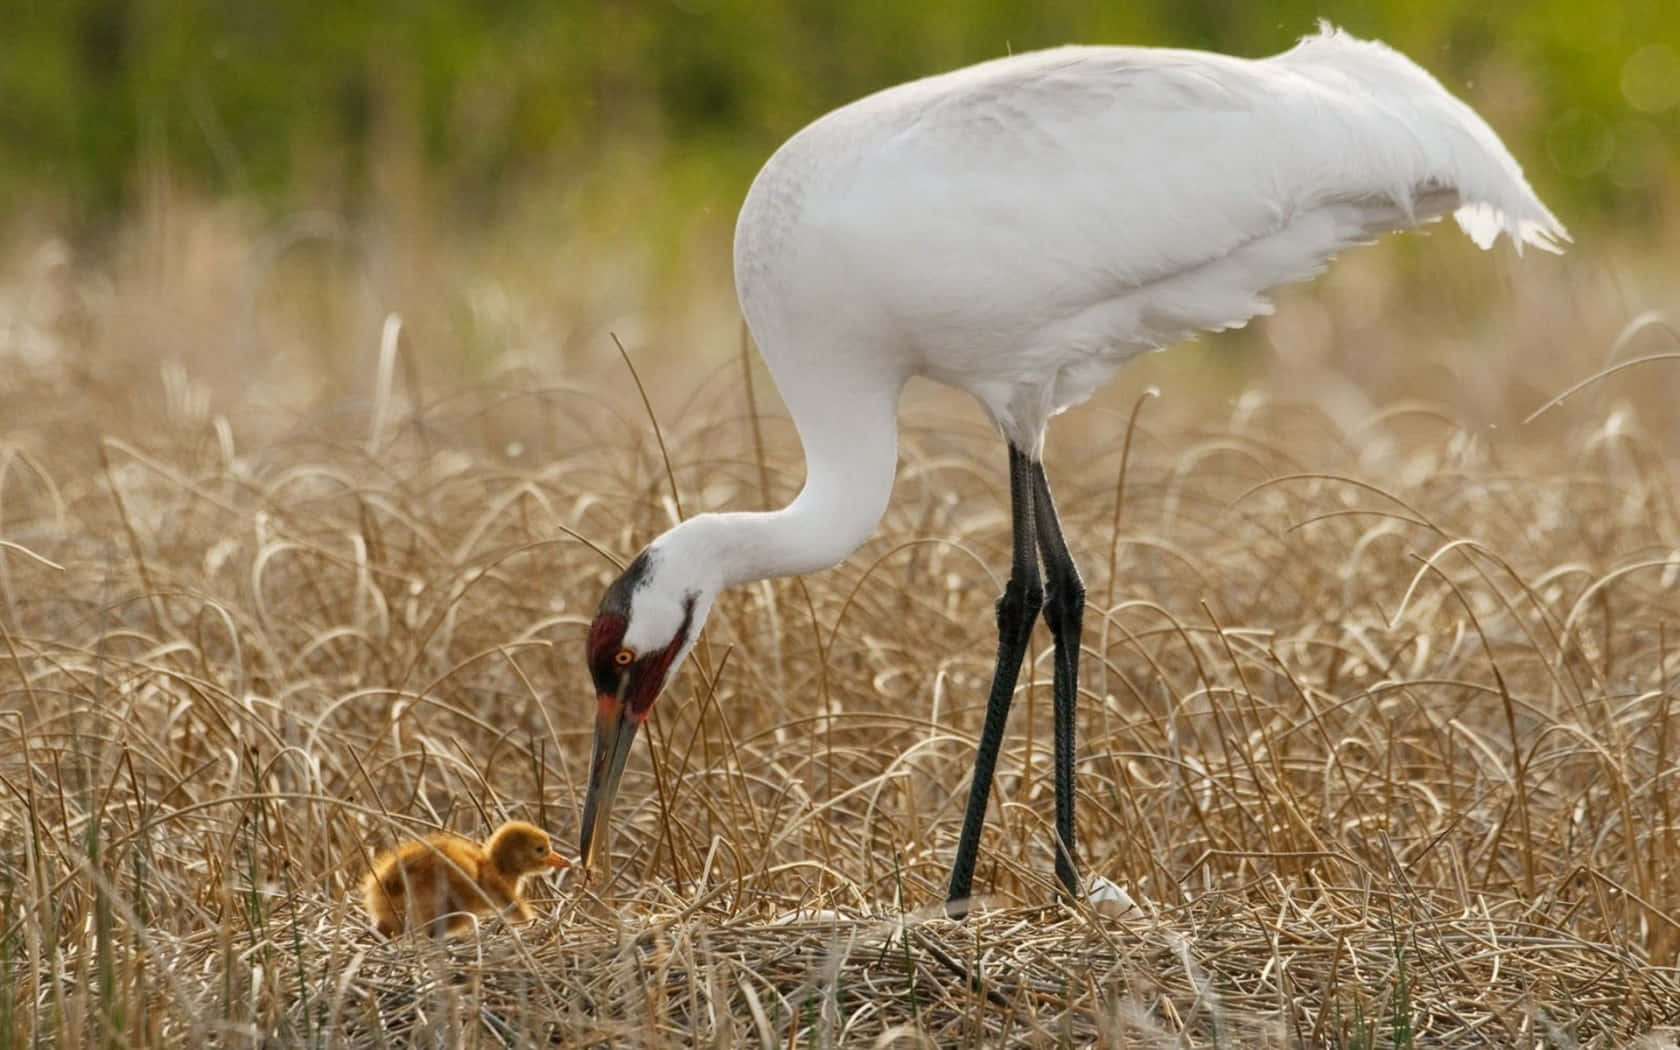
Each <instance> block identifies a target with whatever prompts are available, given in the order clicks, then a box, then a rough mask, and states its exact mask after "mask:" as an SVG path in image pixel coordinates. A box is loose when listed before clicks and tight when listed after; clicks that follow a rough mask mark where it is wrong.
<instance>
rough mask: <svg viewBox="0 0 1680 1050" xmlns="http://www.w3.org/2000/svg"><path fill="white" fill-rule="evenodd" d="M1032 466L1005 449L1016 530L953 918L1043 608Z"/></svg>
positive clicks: (962, 902)
mask: <svg viewBox="0 0 1680 1050" xmlns="http://www.w3.org/2000/svg"><path fill="white" fill-rule="evenodd" d="M1034 466H1035V465H1034V464H1033V463H1032V461H1031V460H1029V459H1028V458H1027V455H1026V453H1024V452H1022V451H1021V450H1020V449H1018V448H1016V447H1015V446H1014V445H1010V446H1009V517H1010V525H1011V528H1012V529H1013V530H1014V553H1013V556H1012V559H1011V564H1010V569H1009V582H1008V583H1007V584H1006V585H1004V588H1003V596H1002V597H1000V598H999V599H998V600H997V624H998V648H997V664H996V666H995V667H994V668H993V670H992V689H991V692H990V694H988V696H987V697H986V724H985V727H984V728H983V729H981V731H980V749H979V750H978V751H977V752H976V753H975V755H974V778H973V782H972V783H970V784H969V788H968V812H967V813H966V814H965V815H964V816H963V827H962V838H961V839H960V840H959V841H958V843H957V859H956V861H955V862H954V863H953V864H952V865H951V889H950V894H949V895H948V896H947V898H946V905H945V908H946V911H947V913H949V914H951V915H960V914H962V913H963V912H965V911H966V910H967V901H968V896H969V889H970V887H971V886H972V885H973V883H974V862H975V859H976V858H977V856H978V855H979V851H980V829H981V827H982V826H983V825H984V824H985V823H986V801H987V799H988V798H989V797H990V796H991V793H992V772H993V770H994V769H996V768H997V756H998V748H999V747H1000V746H1001V745H1002V743H1003V726H1004V723H1005V722H1006V721H1008V718H1009V702H1010V700H1011V699H1013V697H1014V695H1015V679H1016V678H1017V677H1018V676H1019V675H1020V673H1021V658H1022V657H1023V656H1025V655H1026V652H1027V638H1028V637H1029V636H1030V635H1031V634H1032V628H1033V621H1034V620H1036V619H1037V618H1038V611H1039V609H1040V608H1042V607H1043V604H1044V591H1043V588H1042V585H1041V584H1040V583H1039V576H1038V552H1037V551H1036V550H1035V549H1034V540H1035V537H1036V536H1037V529H1036V527H1035V526H1034V524H1033V487H1034V486H1033V469H1034Z"/></svg>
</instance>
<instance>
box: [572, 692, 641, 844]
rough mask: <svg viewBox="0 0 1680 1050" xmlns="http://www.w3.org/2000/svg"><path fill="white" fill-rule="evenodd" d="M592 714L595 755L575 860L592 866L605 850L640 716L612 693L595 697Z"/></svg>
mask: <svg viewBox="0 0 1680 1050" xmlns="http://www.w3.org/2000/svg"><path fill="white" fill-rule="evenodd" d="M597 700H598V702H599V704H600V706H599V708H598V709H597V712H596V715H595V757H594V758H593V759H591V760H590V763H589V793H588V794H587V795H586V796H584V800H583V833H582V836H581V841H580V842H579V844H578V863H579V864H581V865H583V867H584V868H586V869H587V868H589V867H591V866H592V863H593V861H594V860H595V858H596V855H597V854H605V853H606V846H607V838H608V830H609V828H610V827H611V825H610V824H609V819H610V818H611V816H612V806H613V799H615V798H617V797H618V778H619V777H621V776H623V775H624V760H625V758H626V757H628V756H629V754H630V743H631V741H633V740H635V739H636V730H637V729H639V728H640V727H641V724H642V723H641V720H640V719H638V718H636V717H635V716H634V715H631V714H627V713H626V712H625V709H624V701H622V700H620V699H618V698H617V697H614V696H605V695H603V696H600V697H598V698H597Z"/></svg>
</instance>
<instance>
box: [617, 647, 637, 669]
mask: <svg viewBox="0 0 1680 1050" xmlns="http://www.w3.org/2000/svg"><path fill="white" fill-rule="evenodd" d="M635 659H636V654H635V653H633V652H631V651H630V650H628V649H620V650H619V651H618V652H616V653H613V663H615V664H617V665H618V666H620V667H629V666H630V664H631V663H632V662H633V661H634V660H635Z"/></svg>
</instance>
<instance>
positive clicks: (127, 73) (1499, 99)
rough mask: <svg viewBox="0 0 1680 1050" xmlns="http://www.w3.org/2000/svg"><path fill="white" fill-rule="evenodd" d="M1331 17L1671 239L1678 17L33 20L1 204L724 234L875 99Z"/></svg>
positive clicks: (1198, 8)
mask: <svg viewBox="0 0 1680 1050" xmlns="http://www.w3.org/2000/svg"><path fill="white" fill-rule="evenodd" d="M1319 17H1325V18H1329V19H1331V20H1333V21H1334V22H1336V23H1337V24H1339V25H1341V26H1343V27H1344V28H1346V29H1348V30H1349V31H1351V32H1354V33H1356V34H1359V35H1363V36H1375V37H1379V38H1381V39H1383V40H1386V41H1388V42H1390V43H1391V44H1393V45H1394V46H1396V47H1398V48H1400V49H1401V50H1403V51H1405V52H1406V53H1407V54H1409V55H1411V56H1412V57H1413V58H1415V59H1417V60H1418V61H1419V62H1420V63H1421V64H1423V65H1424V66H1425V67H1426V68H1428V69H1430V70H1431V71H1432V72H1434V73H1435V74H1436V75H1437V76H1439V77H1440V78H1441V79H1442V80H1443V82H1444V83H1446V84H1447V86H1448V87H1449V88H1450V89H1451V90H1453V91H1455V92H1456V93H1459V94H1461V95H1463V96H1464V97H1466V98H1468V99H1469V100H1470V101H1471V102H1472V103H1473V104H1475V105H1477V106H1478V107H1479V108H1481V109H1482V110H1483V111H1484V113H1486V114H1487V116H1488V117H1489V119H1490V121H1491V122H1492V123H1493V124H1494V126H1495V127H1496V128H1498V129H1499V130H1500V131H1501V133H1502V134H1503V135H1504V136H1505V137H1506V139H1507V141H1508V142H1509V143H1510V144H1511V145H1512V148H1513V150H1514V151H1515V152H1516V153H1517V154H1518V156H1519V157H1520V158H1521V159H1522V160H1523V161H1524V163H1525V165H1526V166H1527V168H1528V170H1529V172H1530V175H1531V177H1532V178H1533V181H1534V182H1535V183H1536V186H1537V188H1538V189H1539V190H1540V192H1541V195H1542V196H1543V197H1545V198H1546V199H1547V200H1548V202H1549V203H1551V204H1552V206H1553V207H1554V209H1555V210H1557V211H1558V212H1559V214H1563V215H1566V216H1567V217H1568V222H1569V224H1570V226H1571V227H1572V228H1575V229H1577V230H1579V229H1580V228H1581V227H1582V226H1583V224H1587V225H1591V224H1595V223H1604V222H1614V223H1616V224H1617V225H1619V226H1622V227H1624V228H1625V229H1627V230H1628V231H1629V232H1630V233H1633V234H1635V235H1637V234H1638V232H1639V231H1641V230H1646V231H1651V230H1654V229H1656V228H1657V226H1659V225H1661V224H1656V225H1653V220H1655V219H1658V218H1660V215H1659V212H1661V211H1662V210H1663V209H1665V208H1666V207H1668V206H1669V204H1670V202H1671V201H1672V198H1673V185H1674V183H1675V182H1676V181H1677V179H1676V176H1677V175H1680V169H1677V165H1676V159H1675V155H1674V154H1675V149H1674V146H1675V143H1676V141H1677V139H1680V135H1677V129H1680V3H1674V2H1672V0H1623V2H1621V3H1615V2H1612V3H1605V4H1585V3H1581V2H1579V0H1364V2H1349V0H1321V2H1319V3H1308V2H1306V0H1273V2H1268V3H1250V2H1244V0H1187V2H1174V0H1125V2H1121V0H1111V2H1103V3H1093V2H1089V0H1084V2H1072V0H976V2H966V3H955V2H950V0H935V2H929V3H921V4H907V3H900V2H897V0H821V2H804V3H798V4H792V3H788V4H782V3H767V2H759V0H667V2H647V0H641V2H637V0H598V2H594V3H579V2H562V3H551V2H541V0H484V2H479V3H465V2H453V3H446V2H441V0H411V2H406V3H399V2H367V0H361V2H357V0H348V2H322V0H304V2H296V3H252V2H247V0H133V2H123V0H53V2H41V0H11V2H9V3H7V4H4V5H0V206H3V208H4V210H5V212H6V213H9V214H14V215H15V214H18V213H20V212H27V213H30V214H36V215H42V214H44V215H47V216H49V217H50V218H51V220H52V222H53V223H54V225H56V226H58V227H59V228H61V229H63V230H66V231H69V232H71V233H73V234H76V235H86V234H89V233H95V234H96V233H98V232H99V231H101V230H103V229H107V228H109V227H110V225H111V224H112V223H113V222H114V221H116V220H118V219H119V218H120V217H121V216H123V215H125V214H128V213H131V212H133V211H134V210H135V209H136V208H138V207H141V206H143V204H144V200H145V193H146V187H147V185H148V184H149V183H150V182H154V181H156V180H159V179H167V180H170V181H171V182H172V183H173V184H175V185H178V186H184V187H187V188H189V189H190V190H191V192H193V193H195V194H198V195H202V196H204V197H206V198H211V199H219V198H223V197H226V196H229V195H232V196H237V197H238V198H240V199H243V200H248V201H250V202H253V203H255V204H256V205H258V206H259V207H261V208H264V209H276V210H279V209H292V208H300V207H325V208H329V209H332V210H333V211H335V212H337V213H339V214H343V215H347V216H350V217H352V218H357V217H366V216H377V215H379V214H380V213H381V211H382V209H383V208H385V207H386V206H387V205H388V202H389V199H390V198H392V197H395V196H402V197H404V198H405V203H404V206H405V207H421V208H425V209H427V210H428V211H429V212H432V213H433V214H441V216H443V217H445V218H447V219H450V220H459V221H461V222H463V223H467V224H482V223H486V222H489V223H494V222H496V221H498V220H506V219H508V218H509V217H510V216H517V215H519V214H520V213H521V211H522V210H523V209H526V208H528V207H529V205H530V203H531V201H532V199H533V197H535V198H539V199H540V198H541V197H542V196H544V195H560V194H573V195H576V194H582V195H583V197H582V199H585V200H590V201H595V202H600V201H613V200H617V199H618V198H620V197H624V198H629V199H630V200H631V201H632V202H633V203H632V204H631V206H630V207H629V209H628V210H625V209H618V210H615V211H614V214H616V215H618V216H619V218H620V219H622V218H623V217H624V216H625V215H628V214H634V215H635V216H637V217H638V218H639V219H640V220H641V221H652V222H655V223H660V222H668V221H670V220H671V219H672V218H673V217H674V216H676V215H678V214H680V213H682V212H683V211H686V210H689V209H694V208H712V209H716V208H724V209H725V210H726V211H727V212H728V213H729V214H732V213H733V206H734V202H736V201H737V200H738V199H739V197H740V195H741V193H742V192H743V191H744V189H745V186H746V183H747V181H748V180H750V178H751V176H752V173H753V172H754V171H755V170H756V168H757V166H758V164H759V163H761V162H762V161H763V159H764V158H765V156H767V155H768V153H769V151H770V150H771V149H773V148H774V147H775V145H776V144H777V143H778V142H780V141H781V140H782V139H783V138H785V137H786V136H787V135H789V134H790V133H791V132H793V131H794V130H796V129H797V128H798V127H799V126H800V125H801V124H803V123H805V122H806V121H808V120H809V119H811V118H813V117H815V116H817V115H818V114H820V113H822V112H824V111H825V110H827V109H830V108H832V107H834V106H836V105H838V104H840V103H843V102H845V101H847V100H850V99H852V98H855V97H858V96H860V95H862V94H865V93H867V92H869V91H872V90H874V89H877V88H880V87H883V86H886V85H889V84H892V83H895V82H898V81H901V80H905V79H910V78H913V77H916V76H920V75H924V74H927V73H932V72H937V71H941V70H945V69H948V68H952V67H955V66H959V65H963V64H966V63H969V62H974V61H978V60H981V59H985V58H990V57H994V56H997V55H1000V54H1003V53H1005V52H1006V51H1009V50H1015V51H1021V50H1027V49H1031V48H1037V47H1043V46H1047V45H1053V44H1060V43H1067V42H1076V41H1077V42H1110V43H1136V44H1149V45H1164V46H1179V47H1195V48H1209V49H1214V50H1220V51H1227V52H1231V53H1235V54H1243V55H1263V54H1268V53H1272V52H1275V51H1278V50H1281V49H1284V48H1287V47H1288V46H1289V45H1290V44H1291V43H1292V42H1293V41H1294V40H1295V39H1296V38H1298V37H1299V36H1301V35H1302V34H1304V33H1307V32H1310V31H1311V30H1312V28H1313V24H1314V21H1315V19H1317V18H1319ZM577 199H579V198H577V197H574V198H573V200H574V201H576V200H577ZM726 217H727V216H726Z"/></svg>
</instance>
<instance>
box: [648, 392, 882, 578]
mask: <svg viewBox="0 0 1680 1050" xmlns="http://www.w3.org/2000/svg"><path fill="white" fill-rule="evenodd" d="M824 360H825V361H831V360H832V359H824ZM782 364H783V365H784V367H783V368H781V369H777V368H776V367H775V362H772V372H773V374H774V375H775V378H776V381H777V384H776V385H777V387H778V388H779V389H780V390H781V393H782V399H783V400H784V401H785V402H786V403H787V406H788V410H789V412H790V413H792V415H793V422H794V426H795V427H797V428H798V430H799V440H800V444H801V445H803V446H804V449H805V486H804V488H802V489H801V490H800V492H799V495H798V496H796V497H795V498H794V500H793V502H791V503H789V504H788V505H787V506H785V507H783V508H782V509H780V510H773V511H737V512H729V513H720V514H702V515H699V516H697V517H694V518H690V519H689V520H688V521H685V522H683V523H682V524H680V525H677V526H676V527H674V528H672V529H671V530H669V531H668V532H666V533H665V534H664V535H662V536H660V537H659V538H658V539H657V540H655V541H654V542H653V544H652V545H651V549H653V550H656V551H658V552H659V556H660V560H661V562H662V563H664V564H667V565H671V564H673V563H679V564H680V563H686V564H687V565H690V566H692V567H693V569H694V570H695V571H696V572H698V573H703V574H704V575H705V577H709V578H707V579H706V580H705V583H707V584H710V585H711V587H710V588H708V589H712V590H714V591H715V590H720V589H722V588H724V587H732V586H735V585H737V584H742V583H748V582H751V581H754V580H762V579H770V578H773V577H779V576H797V575H800V574H802V573H807V572H815V571H816V570H818V569H826V568H828V567H829V566H831V565H835V564H837V563H839V562H841V561H843V560H844V559H845V558H846V557H847V556H848V555H850V554H851V553H852V552H853V551H855V550H856V549H857V548H858V547H859V546H861V545H862V543H863V541H864V540H866V539H868V538H869V536H870V534H871V533H872V532H874V531H875V526H876V524H877V523H879V522H880V520H881V515H882V514H883V513H884V512H885V511H886V508H887V501H888V499H889V498H890V497H891V495H892V486H893V475H894V473H895V471H896V468H897V463H898V394H899V391H900V390H901V389H902V387H903V385H904V380H903V377H901V376H896V375H890V374H889V375H875V374H869V371H868V370H867V369H864V368H862V367H859V363H858V362H857V361H855V360H854V361H852V362H850V364H851V366H852V367H849V368H844V369H839V368H824V367H822V363H821V362H807V361H800V362H786V361H784V362H782ZM807 365H809V366H810V367H807Z"/></svg>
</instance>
